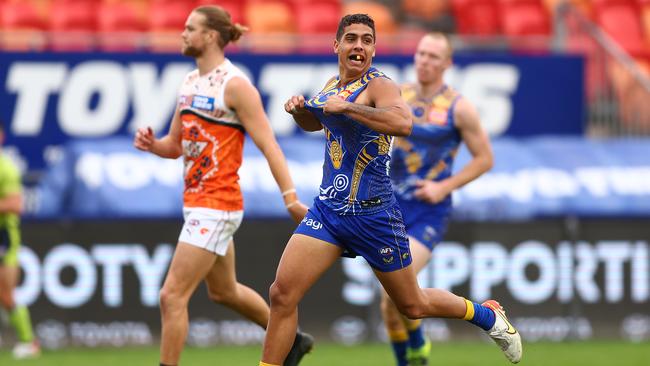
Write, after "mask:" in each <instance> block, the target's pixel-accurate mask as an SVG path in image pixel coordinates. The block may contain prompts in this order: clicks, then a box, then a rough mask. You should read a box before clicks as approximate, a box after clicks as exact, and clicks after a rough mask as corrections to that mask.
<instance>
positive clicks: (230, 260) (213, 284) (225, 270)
mask: <svg viewBox="0 0 650 366" xmlns="http://www.w3.org/2000/svg"><path fill="white" fill-rule="evenodd" d="M205 283H206V285H207V286H208V291H209V292H210V293H215V294H218V293H221V292H225V291H229V290H234V289H235V287H236V286H237V275H236V271H235V244H234V242H233V241H232V240H231V241H230V243H229V244H228V250H227V251H226V254H225V255H223V256H221V255H218V256H217V257H216V259H215V261H214V264H213V265H212V268H210V271H209V272H208V274H207V275H206V276H205Z"/></svg>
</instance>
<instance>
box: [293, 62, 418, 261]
mask: <svg viewBox="0 0 650 366" xmlns="http://www.w3.org/2000/svg"><path fill="white" fill-rule="evenodd" d="M378 77H386V76H385V75H384V74H383V73H382V72H380V71H378V70H377V69H375V68H370V69H369V70H368V71H367V72H366V73H364V74H363V76H361V77H360V78H359V79H357V80H354V81H353V82H351V83H349V84H347V85H344V86H341V87H337V85H338V83H339V78H338V77H337V78H336V79H333V80H332V81H331V82H330V83H328V85H326V86H325V88H324V89H323V90H322V91H321V92H320V93H319V94H318V95H316V96H315V97H313V98H311V99H309V100H308V101H307V102H306V103H305V106H306V108H307V109H308V110H309V111H310V112H311V113H312V114H313V115H314V116H315V117H316V118H318V120H319V121H320V122H321V123H322V124H323V127H324V129H325V136H326V139H327V144H326V148H325V162H324V164H323V181H322V183H321V186H320V195H319V196H318V197H317V198H316V199H314V205H313V206H312V207H311V208H309V211H308V212H307V215H306V216H305V218H304V219H303V220H302V222H301V223H300V225H298V228H297V229H296V231H295V233H296V234H302V235H307V236H311V237H314V238H317V239H320V240H323V241H325V242H327V243H330V244H334V245H336V246H339V247H340V248H341V249H342V250H343V255H344V256H347V257H354V256H357V255H360V256H363V258H365V259H366V261H368V263H369V264H370V265H371V266H372V267H373V268H375V269H376V270H379V271H381V272H390V271H395V270H398V269H401V268H404V267H406V266H408V265H409V264H410V263H411V252H410V249H409V245H408V237H407V235H406V227H405V225H404V220H403V219H402V213H401V211H400V209H399V206H398V205H397V202H396V200H395V195H394V194H393V189H392V187H391V182H390V177H389V162H390V148H391V142H392V137H391V136H389V135H384V134H381V133H378V132H376V131H374V130H371V129H370V128H368V127H366V126H364V125H363V124H361V123H359V122H357V121H355V120H353V119H352V118H350V117H348V116H346V115H344V114H325V113H323V105H324V104H325V101H326V100H327V98H329V97H330V96H333V95H338V96H340V97H342V98H345V100H346V101H349V102H354V101H355V100H356V99H357V97H358V96H359V95H360V94H361V93H362V92H363V90H365V88H366V87H367V86H368V83H369V82H370V81H371V80H372V79H374V78H378Z"/></svg>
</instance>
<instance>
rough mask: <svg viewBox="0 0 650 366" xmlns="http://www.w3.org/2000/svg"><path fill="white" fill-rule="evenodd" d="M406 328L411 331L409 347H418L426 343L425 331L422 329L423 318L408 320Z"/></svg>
mask: <svg viewBox="0 0 650 366" xmlns="http://www.w3.org/2000/svg"><path fill="white" fill-rule="evenodd" d="M406 329H408V332H409V347H411V348H412V349H418V348H420V347H422V346H423V345H424V342H425V340H424V332H423V331H422V320H410V321H407V322H406Z"/></svg>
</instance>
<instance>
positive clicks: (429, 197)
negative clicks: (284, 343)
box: [381, 33, 493, 366]
mask: <svg viewBox="0 0 650 366" xmlns="http://www.w3.org/2000/svg"><path fill="white" fill-rule="evenodd" d="M452 54H453V51H452V47H451V43H450V41H449V38H447V36H446V35H444V34H442V33H430V34H427V35H425V36H424V37H423V38H422V39H421V40H420V42H419V44H418V47H417V51H416V53H415V57H414V61H415V71H416V75H417V82H416V83H414V84H405V85H402V88H401V89H402V98H403V99H404V100H405V101H406V103H407V104H408V105H409V107H410V109H411V115H412V117H413V131H412V132H411V135H410V136H408V137H398V138H396V139H395V144H394V145H393V151H392V156H391V159H392V160H391V171H390V175H391V180H392V182H393V189H394V190H395V196H396V198H397V202H398V203H399V205H400V207H401V208H402V213H403V215H404V224H406V232H407V234H408V236H409V244H410V247H411V255H412V258H413V269H414V270H415V272H419V271H420V270H422V268H424V267H425V266H426V265H427V263H429V260H430V259H431V252H432V250H433V247H434V246H435V245H436V244H438V243H439V242H440V241H441V240H442V238H443V236H444V234H445V232H446V230H447V223H448V220H449V215H450V214H451V210H452V205H451V193H452V192H453V191H454V190H455V189H458V188H459V187H462V186H463V185H465V184H467V183H469V182H471V181H472V180H474V179H476V178H478V177H479V176H481V174H483V173H485V172H486V171H488V170H489V169H490V168H491V167H492V161H493V157H492V149H491V147H490V141H489V139H488V136H487V134H486V132H485V131H484V130H483V128H481V124H480V121H479V117H478V114H477V113H476V110H475V109H474V107H473V106H472V104H471V103H470V102H469V101H467V99H464V98H462V96H461V95H460V94H458V92H456V91H455V90H454V89H452V88H451V87H449V86H448V85H446V84H445V83H444V81H443V74H444V72H445V70H447V68H449V66H451V64H452ZM461 143H465V145H466V146H467V148H468V150H469V152H470V154H471V156H472V159H471V160H470V161H469V162H468V163H467V164H466V165H465V166H464V167H463V168H462V169H461V170H460V171H458V172H457V173H456V174H452V168H453V163H454V158H455V156H456V153H457V151H458V147H459V145H460V144H461ZM381 305H382V306H381V311H382V317H383V319H384V324H385V326H386V330H387V333H388V337H389V339H390V342H391V345H392V347H393V351H394V354H395V357H396V361H397V365H398V366H406V365H409V366H415V365H427V364H428V358H429V353H430V350H431V343H430V342H429V340H428V339H426V337H425V336H424V334H423V332H422V327H421V321H420V320H410V319H408V318H406V317H404V316H403V315H401V314H400V313H399V311H398V310H397V308H396V307H395V304H393V302H392V301H391V300H390V298H389V297H388V295H387V294H386V293H385V292H383V294H382V303H381Z"/></svg>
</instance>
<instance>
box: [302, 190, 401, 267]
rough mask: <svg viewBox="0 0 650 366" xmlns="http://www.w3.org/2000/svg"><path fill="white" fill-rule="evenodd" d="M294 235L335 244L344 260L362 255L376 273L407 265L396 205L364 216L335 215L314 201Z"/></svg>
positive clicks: (399, 215) (398, 211)
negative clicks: (340, 249)
mask: <svg viewBox="0 0 650 366" xmlns="http://www.w3.org/2000/svg"><path fill="white" fill-rule="evenodd" d="M295 234H303V235H307V236H311V237H313V238H317V239H320V240H323V241H326V242H328V243H330V244H334V245H337V246H339V247H341V248H342V249H343V251H344V252H343V256H346V257H356V256H357V255H359V256H362V257H363V258H364V259H365V260H366V261H367V262H368V263H369V264H370V266H372V268H374V269H376V270H378V271H380V272H392V271H396V270H398V269H401V268H405V267H407V266H408V265H409V264H411V251H410V249H409V242H408V237H407V236H406V229H405V227H404V221H403V220H402V213H401V212H400V209H399V206H398V205H397V204H395V205H393V206H390V207H388V208H387V209H385V210H381V211H378V212H375V213H372V214H367V215H339V214H336V213H335V212H333V211H332V210H331V209H330V208H328V207H327V206H325V205H324V204H322V203H320V201H319V200H318V198H317V199H316V200H314V205H313V206H312V207H311V208H310V209H309V211H308V212H307V215H306V216H305V218H304V219H303V220H302V222H301V223H300V225H298V228H297V229H296V231H295Z"/></svg>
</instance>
